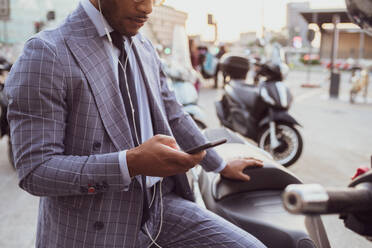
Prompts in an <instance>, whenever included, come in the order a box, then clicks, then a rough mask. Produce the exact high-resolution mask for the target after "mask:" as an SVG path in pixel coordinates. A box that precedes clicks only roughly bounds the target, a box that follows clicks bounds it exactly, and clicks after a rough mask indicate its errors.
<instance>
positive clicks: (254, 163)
mask: <svg viewBox="0 0 372 248" xmlns="http://www.w3.org/2000/svg"><path fill="white" fill-rule="evenodd" d="M262 166H263V162H262V161H261V160H258V159H255V158H239V159H235V160H232V161H230V162H229V163H228V164H227V165H226V167H225V169H223V170H222V171H221V172H220V174H221V175H222V176H223V177H226V178H229V179H234V180H241V181H249V180H250V179H251V178H250V177H249V176H248V175H247V174H244V172H243V170H244V169H245V168H247V167H260V168H261V167H262Z"/></svg>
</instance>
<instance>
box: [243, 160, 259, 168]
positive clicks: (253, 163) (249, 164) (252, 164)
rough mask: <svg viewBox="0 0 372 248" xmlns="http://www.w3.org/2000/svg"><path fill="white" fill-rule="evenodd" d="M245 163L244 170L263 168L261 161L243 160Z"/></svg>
mask: <svg viewBox="0 0 372 248" xmlns="http://www.w3.org/2000/svg"><path fill="white" fill-rule="evenodd" d="M245 162H246V165H245V167H244V168H246V167H260V168H261V167H263V162H262V161H259V160H252V159H245Z"/></svg>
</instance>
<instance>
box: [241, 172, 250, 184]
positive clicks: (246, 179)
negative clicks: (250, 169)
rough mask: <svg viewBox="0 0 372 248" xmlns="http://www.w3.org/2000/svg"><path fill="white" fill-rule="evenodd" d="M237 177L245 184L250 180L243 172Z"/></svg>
mask: <svg viewBox="0 0 372 248" xmlns="http://www.w3.org/2000/svg"><path fill="white" fill-rule="evenodd" d="M239 177H240V179H241V180H243V181H246V182H248V181H249V180H251V177H250V176H248V175H247V174H245V173H244V172H240V173H239Z"/></svg>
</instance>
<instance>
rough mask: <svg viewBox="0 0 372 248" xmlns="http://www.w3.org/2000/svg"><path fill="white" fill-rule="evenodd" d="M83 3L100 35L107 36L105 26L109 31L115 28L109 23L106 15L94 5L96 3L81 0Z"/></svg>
mask: <svg viewBox="0 0 372 248" xmlns="http://www.w3.org/2000/svg"><path fill="white" fill-rule="evenodd" d="M80 3H81V5H82V6H83V8H84V11H85V12H86V13H87V15H88V16H89V18H90V20H91V21H92V22H93V24H94V26H95V27H96V29H97V32H98V35H99V36H100V37H103V36H106V31H105V27H107V31H108V32H109V33H111V32H112V31H113V28H112V27H111V26H110V25H109V24H108V22H107V21H106V19H105V17H104V16H103V15H101V13H100V12H99V11H98V10H97V9H96V7H94V5H93V4H92V3H91V2H90V1H89V0H80Z"/></svg>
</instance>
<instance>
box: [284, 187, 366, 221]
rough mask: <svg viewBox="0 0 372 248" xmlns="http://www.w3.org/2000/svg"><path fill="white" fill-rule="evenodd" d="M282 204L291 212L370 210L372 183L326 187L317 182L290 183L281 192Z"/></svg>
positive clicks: (322, 212)
mask: <svg viewBox="0 0 372 248" xmlns="http://www.w3.org/2000/svg"><path fill="white" fill-rule="evenodd" d="M283 204H284V207H285V209H286V210H287V211H288V212H290V213H293V214H337V213H355V212H371V211H372V183H369V182H366V183H361V184H359V185H357V186H356V187H355V188H328V189H326V188H324V187H323V186H321V185H319V184H292V185H289V186H287V188H286V189H285V191H284V193H283Z"/></svg>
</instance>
